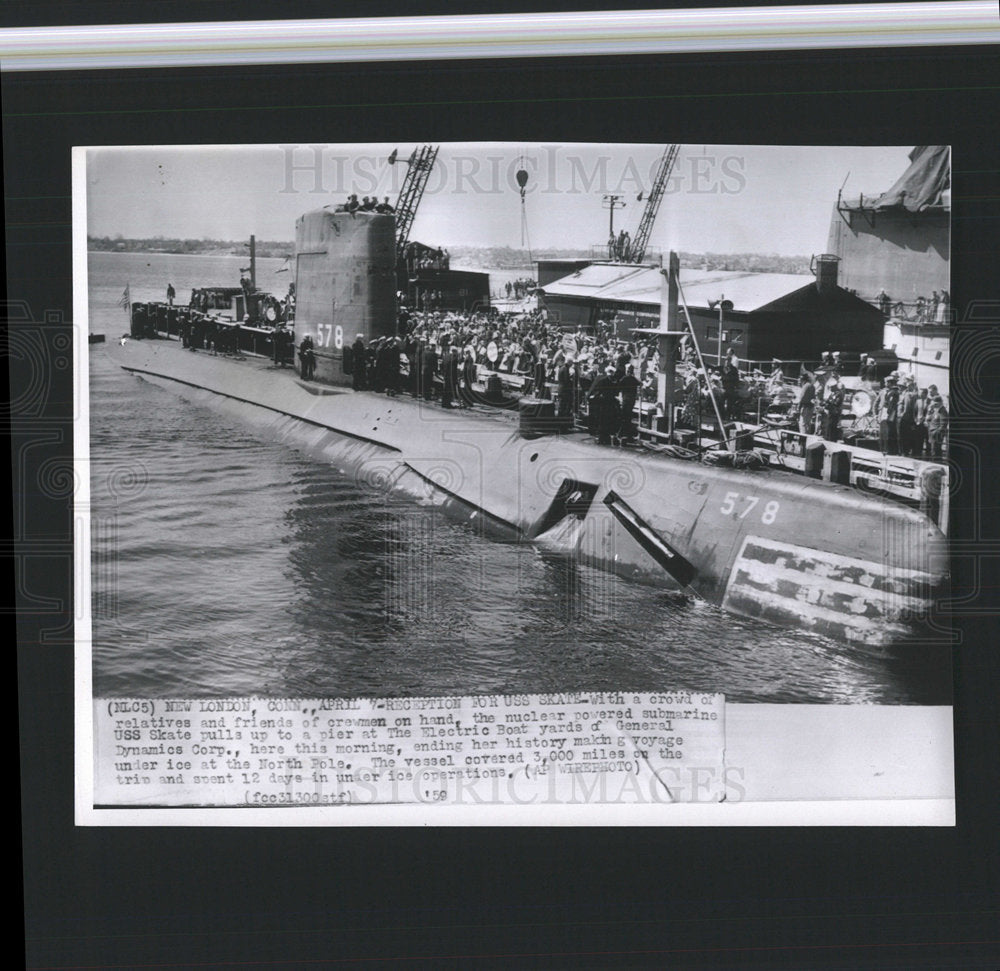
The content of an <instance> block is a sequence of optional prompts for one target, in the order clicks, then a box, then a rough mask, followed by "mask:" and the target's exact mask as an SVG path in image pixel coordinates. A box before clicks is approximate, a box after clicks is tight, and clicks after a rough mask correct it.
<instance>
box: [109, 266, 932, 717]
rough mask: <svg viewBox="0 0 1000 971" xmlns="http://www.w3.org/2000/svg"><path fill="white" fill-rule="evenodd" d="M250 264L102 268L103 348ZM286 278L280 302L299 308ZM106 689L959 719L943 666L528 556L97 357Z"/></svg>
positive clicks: (291, 437)
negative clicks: (671, 705) (146, 302)
mask: <svg viewBox="0 0 1000 971" xmlns="http://www.w3.org/2000/svg"><path fill="white" fill-rule="evenodd" d="M239 264H240V258H239V257H187V256H171V255H167V254H111V253H92V254H90V259H89V273H90V280H89V288H90V314H91V319H90V330H91V332H93V333H104V334H106V335H107V337H108V339H109V340H113V339H115V338H116V337H117V336H118V335H119V334H120V333H122V332H124V331H125V330H126V329H127V319H126V316H125V313H124V312H123V311H122V309H121V308H119V307H118V306H116V304H117V301H118V300H119V298H120V297H121V294H122V291H123V290H124V288H125V285H126V283H128V284H129V287H130V293H131V296H132V298H133V299H140V300H141V299H162V297H163V294H164V291H165V289H166V284H167V281H168V280H169V281H170V282H172V283H173V284H174V287H175V288H176V290H177V294H178V297H179V298H180V299H181V300H182V301H183V300H186V297H187V293H188V291H189V290H190V288H191V287H193V286H198V285H205V284H224V283H226V284H228V283H230V282H233V284H234V285H235V283H237V282H238V280H239ZM282 265H283V261H281V260H261V261H258V281H259V283H260V285H261V286H262V287H264V288H267V289H272V290H274V291H275V292H277V293H280V294H284V292H285V290H286V289H287V285H288V276H289V274H288V273H280V274H279V273H277V272H276V271H277V270H279V269H280V268H281V266H282ZM90 351H91V360H90V382H91V389H90V391H91V429H90V432H91V482H92V538H93V547H94V562H93V597H94V599H93V607H94V649H93V658H94V692H95V694H99V695H138V696H154V697H165V696H220V695H247V694H262V695H272V696H316V695H319V696H324V695H333V696H350V695H357V694H367V695H374V694H378V695H442V694H472V693H494V692H504V693H521V692H538V691H558V690H584V689H604V690H614V689H617V690H625V689H634V690H646V691H652V690H661V689H668V688H680V687H686V688H692V689H703V690H707V691H722V692H725V693H726V694H727V696H728V697H729V698H730V700H733V701H772V702H796V703H804V702H828V703H890V704H940V703H946V702H948V701H949V699H950V694H951V691H950V685H951V665H950V660H949V658H948V657H947V655H946V652H944V651H942V650H928V651H920V652H917V651H914V652H913V653H912V654H910V655H907V656H906V657H903V658H897V659H884V658H879V657H876V656H873V655H871V654H869V653H867V652H864V651H861V650H857V649H853V648H849V647H845V646H842V645H837V644H833V643H831V642H829V641H826V640H824V639H822V638H819V637H812V636H809V635H805V634H799V633H793V632H787V631H782V630H778V629H775V628H772V627H769V626H767V625H762V624H756V623H751V622H749V621H742V620H740V619H738V618H734V617H732V616H729V615H726V614H722V613H721V612H719V611H717V610H715V609H713V608H711V607H708V606H705V605H704V604H701V603H698V602H696V601H692V600H688V599H686V598H682V597H679V596H677V595H673V594H671V593H669V592H666V591H663V590H659V589H656V588H652V587H648V586H644V585H640V584H636V583H631V582H627V581H623V580H620V579H618V578H615V577H611V576H609V575H606V574H604V573H601V572H599V571H595V570H592V569H590V568H587V567H583V566H579V565H576V564H574V563H572V562H569V561H567V560H566V559H563V558H560V557H557V556H552V555H543V554H542V553H540V552H539V551H537V550H536V549H534V548H533V547H531V546H529V545H524V544H512V543H502V542H497V541H495V540H490V539H486V538H483V537H482V536H479V535H477V534H476V533H475V532H474V531H473V530H471V529H470V528H469V527H467V526H465V525H463V524H459V523H456V522H453V521H451V520H449V519H447V518H445V517H444V516H443V514H442V513H441V512H440V510H439V509H438V508H437V507H435V506H430V505H421V504H419V503H416V502H414V501H413V500H410V499H406V498H403V497H395V496H392V495H386V494H385V493H384V492H381V491H378V490H376V489H374V488H372V487H370V486H366V485H364V484H363V483H359V482H358V480H357V478H356V477H355V476H354V475H352V474H350V472H349V470H348V471H345V470H341V469H340V468H339V467H338V463H337V461H336V449H335V448H334V449H333V450H331V449H329V448H327V449H326V450H324V451H320V450H318V449H316V448H314V447H312V446H311V444H310V441H309V439H308V438H307V437H305V436H304V435H303V434H301V432H300V430H297V429H296V428H295V427H285V428H281V429H278V430H275V428H274V426H273V422H272V423H270V424H265V423H263V422H261V421H260V420H259V415H258V414H257V413H256V412H257V410H256V409H254V408H253V407H252V406H239V407H227V408H225V409H220V408H218V407H213V406H212V405H211V403H210V402H208V401H206V400H205V399H204V396H202V395H200V394H199V393H191V392H188V393H185V394H180V393H174V392H173V391H170V390H165V389H164V388H161V387H159V386H156V385H154V384H151V383H150V382H148V381H146V380H143V379H142V378H139V377H136V376H133V375H130V374H128V373H126V372H124V371H122V370H121V369H120V368H118V367H117V366H116V365H115V364H114V363H113V362H112V360H111V359H110V358H109V357H108V355H107V353H106V345H105V346H102V345H93V346H91V348H90Z"/></svg>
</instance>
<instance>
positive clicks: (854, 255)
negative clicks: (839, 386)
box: [829, 145, 951, 395]
mask: <svg viewBox="0 0 1000 971" xmlns="http://www.w3.org/2000/svg"><path fill="white" fill-rule="evenodd" d="M829 243H830V247H829V248H830V252H831V253H834V254H836V255H837V256H839V257H840V282H841V283H842V284H843V286H845V287H848V288H850V289H852V290H854V291H856V292H857V293H858V295H859V296H861V297H863V298H865V299H866V300H870V301H871V302H872V303H876V304H880V305H881V306H882V307H883V308H884V309H885V311H886V313H885V316H886V318H887V319H886V321H885V331H884V334H883V338H882V345H883V346H884V347H885V348H886V350H889V351H893V352H894V353H895V354H896V355H897V357H898V358H899V367H900V370H902V371H904V372H907V373H910V374H912V375H913V376H914V378H915V379H916V382H917V384H918V385H920V386H921V387H926V386H928V385H931V384H934V385H936V386H937V387H938V389H939V390H940V391H941V392H942V394H944V395H947V394H948V392H949V384H950V382H949V379H948V376H949V366H950V345H951V335H950V327H949V325H950V320H951V307H950V300H951V297H950V292H951V152H950V150H949V148H948V147H947V146H945V145H918V146H917V147H916V148H914V149H913V151H912V152H911V153H910V165H909V166H908V167H907V169H906V171H905V172H903V174H902V175H901V176H900V177H899V179H897V180H896V182H895V183H894V184H893V185H892V186H891V187H890V188H889V189H888V190H887V191H885V192H883V193H881V194H880V195H877V196H872V197H869V198H865V197H864V196H861V197H859V198H858V199H855V200H850V201H848V200H844V199H838V200H837V205H836V207H835V208H834V212H833V216H832V218H831V221H830V238H829ZM935 294H936V295H937V299H936V300H935Z"/></svg>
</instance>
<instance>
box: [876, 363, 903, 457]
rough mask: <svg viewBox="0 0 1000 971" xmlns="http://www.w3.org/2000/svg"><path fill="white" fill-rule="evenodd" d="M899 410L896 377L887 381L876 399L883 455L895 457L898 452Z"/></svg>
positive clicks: (879, 436) (893, 376)
mask: <svg viewBox="0 0 1000 971" xmlns="http://www.w3.org/2000/svg"><path fill="white" fill-rule="evenodd" d="M898 410H899V388H897V387H896V375H895V374H890V375H889V376H888V377H886V379H885V386H884V387H883V388H882V390H881V391H880V392H879V393H878V396H877V397H876V398H875V418H876V419H877V421H878V440H879V448H880V449H881V450H882V454H883V455H895V454H896V450H897V447H898V446H897V438H896V419H897V416H898Z"/></svg>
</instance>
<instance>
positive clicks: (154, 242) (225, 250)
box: [87, 236, 295, 258]
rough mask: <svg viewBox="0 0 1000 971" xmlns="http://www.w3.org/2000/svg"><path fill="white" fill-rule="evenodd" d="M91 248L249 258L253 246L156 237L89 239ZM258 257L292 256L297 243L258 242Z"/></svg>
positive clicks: (229, 241) (278, 241)
mask: <svg viewBox="0 0 1000 971" xmlns="http://www.w3.org/2000/svg"><path fill="white" fill-rule="evenodd" d="M87 248H88V249H90V250H97V251H99V252H111V253H185V254H188V255H198V254H200V255H212V256H219V255H231V256H249V255H250V245H249V242H248V241H247V240H245V239H239V240H236V239H171V238H169V237H167V236H153V237H151V238H146V239H125V238H123V237H121V236H88V237H87ZM256 251H257V255H258V256H260V257H262V258H266V257H285V256H291V255H292V254H293V253H294V252H295V244H294V243H292V242H287V241H285V240H270V239H264V240H261V239H258V240H257V241H256Z"/></svg>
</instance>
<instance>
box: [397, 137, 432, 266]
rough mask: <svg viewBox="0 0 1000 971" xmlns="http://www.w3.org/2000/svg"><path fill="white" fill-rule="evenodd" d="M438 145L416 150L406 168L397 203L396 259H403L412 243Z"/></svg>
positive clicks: (425, 146) (424, 146)
mask: <svg viewBox="0 0 1000 971" xmlns="http://www.w3.org/2000/svg"><path fill="white" fill-rule="evenodd" d="M438 147H439V146H437V145H423V146H421V147H420V148H415V149H414V150H413V153H412V154H411V155H410V158H409V161H408V163H407V168H406V177H405V178H404V179H403V185H402V187H401V188H400V190H399V199H398V200H397V202H396V258H397V260H398V259H401V258H402V256H403V251H404V250H405V249H406V244H407V243H409V241H410V229H411V228H412V227H413V220H414V218H415V216H416V215H417V207H418V206H419V205H420V200H421V198H422V197H423V194H424V189H425V188H426V187H427V180H428V179H429V178H430V174H431V169H432V168H434V161H435V159H437V154H438Z"/></svg>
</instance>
